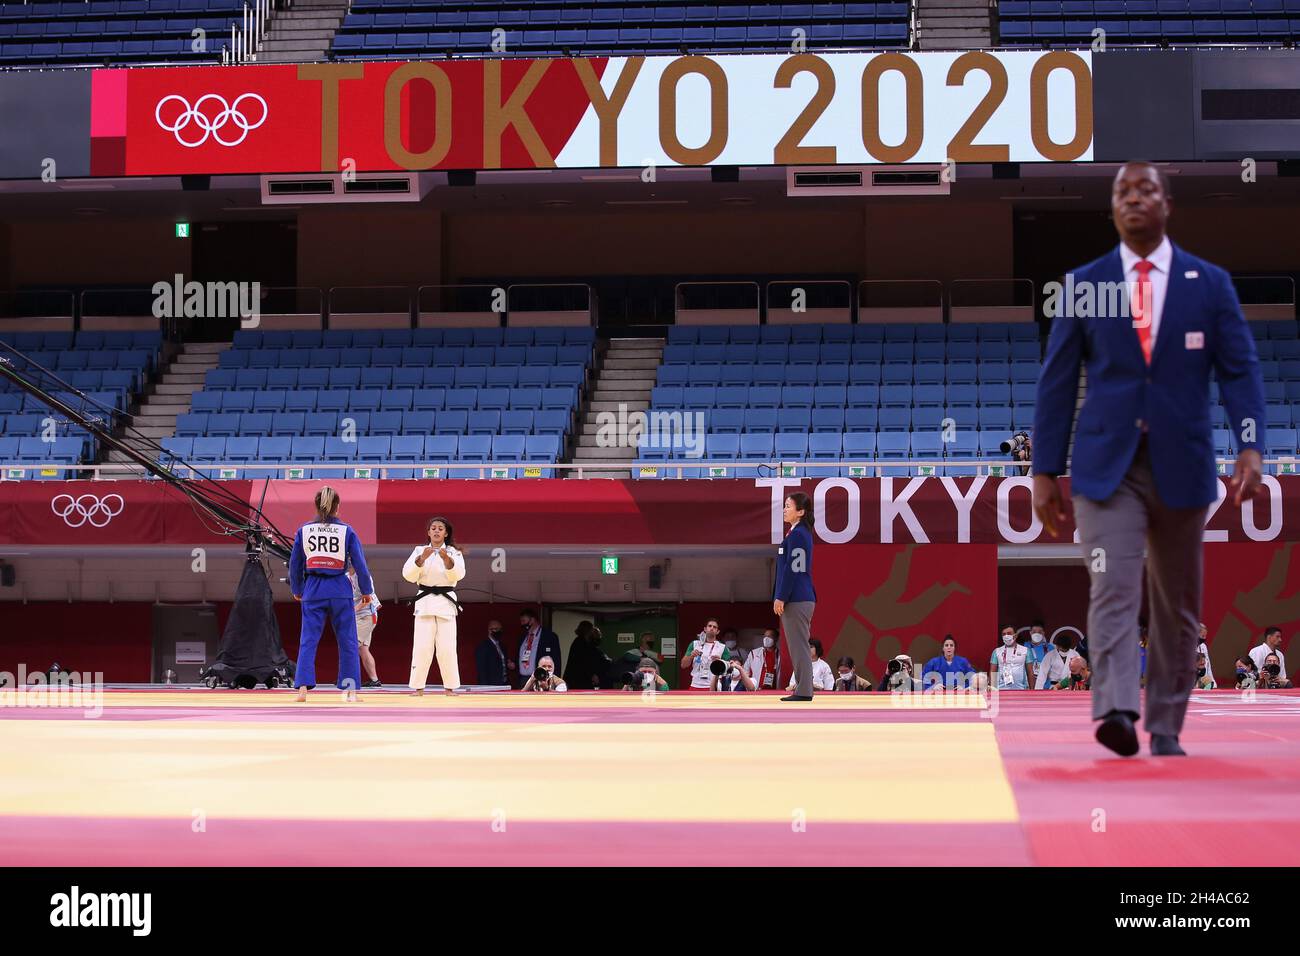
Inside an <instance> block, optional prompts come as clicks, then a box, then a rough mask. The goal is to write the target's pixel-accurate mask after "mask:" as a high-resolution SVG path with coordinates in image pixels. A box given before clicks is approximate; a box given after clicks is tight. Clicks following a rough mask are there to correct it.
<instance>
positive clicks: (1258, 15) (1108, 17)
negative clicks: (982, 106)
mask: <svg viewBox="0 0 1300 956" xmlns="http://www.w3.org/2000/svg"><path fill="white" fill-rule="evenodd" d="M997 20H998V30H999V34H998V35H999V37H1000V42H999V43H998V45H999V46H1002V47H1033V48H1041V47H1043V46H1070V47H1077V46H1079V44H1080V43H1081V42H1085V41H1086V42H1091V41H1092V37H1093V34H1092V31H1093V30H1094V29H1096V28H1101V29H1102V30H1104V31H1105V35H1106V43H1107V45H1108V46H1109V45H1112V44H1113V45H1117V46H1124V45H1135V44H1138V45H1141V44H1147V45H1150V44H1159V43H1161V42H1166V43H1169V44H1179V43H1280V42H1282V41H1285V40H1288V39H1294V38H1296V37H1300V0H1000V2H999V3H998V18H997Z"/></svg>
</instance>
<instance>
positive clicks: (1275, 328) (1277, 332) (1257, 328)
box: [1249, 319, 1300, 342]
mask: <svg viewBox="0 0 1300 956" xmlns="http://www.w3.org/2000/svg"><path fill="white" fill-rule="evenodd" d="M1249 325H1250V333H1251V335H1253V336H1254V337H1255V341H1257V342H1258V341H1260V340H1261V339H1272V340H1274V341H1277V340H1281V339H1295V338H1300V325H1297V323H1296V322H1294V321H1292V320H1290V319H1273V320H1270V321H1267V322H1251V323H1249Z"/></svg>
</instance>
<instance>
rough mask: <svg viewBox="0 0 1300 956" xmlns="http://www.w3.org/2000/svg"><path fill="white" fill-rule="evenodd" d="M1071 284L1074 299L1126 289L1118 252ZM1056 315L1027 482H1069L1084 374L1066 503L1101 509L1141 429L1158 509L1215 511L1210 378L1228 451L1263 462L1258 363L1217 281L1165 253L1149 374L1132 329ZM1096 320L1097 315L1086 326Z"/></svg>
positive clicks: (1127, 324)
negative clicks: (1095, 286)
mask: <svg viewBox="0 0 1300 956" xmlns="http://www.w3.org/2000/svg"><path fill="white" fill-rule="evenodd" d="M1073 282H1074V285H1075V288H1076V289H1077V288H1079V287H1080V284H1081V283H1085V282H1089V283H1103V282H1120V283H1122V282H1124V267H1123V264H1122V263H1121V261H1120V254H1119V247H1118V246H1116V247H1115V248H1114V249H1113V250H1111V252H1110V253H1109V254H1107V255H1105V256H1102V257H1101V258H1100V259H1095V260H1093V261H1092V262H1090V263H1088V264H1087V265H1085V266H1082V267H1081V268H1079V269H1076V270H1074V272H1073ZM1100 298H1102V297H1100V296H1099V297H1098V299H1100ZM1061 311H1062V312H1063V313H1065V314H1062V315H1059V316H1057V317H1056V318H1055V319H1054V320H1053V322H1052V331H1051V335H1050V337H1049V338H1048V342H1047V356H1046V358H1045V359H1044V360H1043V372H1042V376H1041V377H1040V378H1039V380H1038V402H1037V406H1036V408H1035V410H1034V433H1033V448H1034V473H1035V474H1048V475H1060V474H1064V472H1065V470H1066V468H1065V458H1066V452H1067V450H1068V448H1069V442H1070V426H1071V424H1073V421H1074V407H1075V401H1076V399H1077V397H1078V389H1079V368H1080V366H1084V365H1086V367H1087V369H1088V390H1087V395H1086V397H1085V398H1084V403H1083V408H1082V409H1080V411H1079V423H1078V428H1077V431H1076V434H1075V437H1074V456H1073V460H1072V463H1071V470H1070V482H1071V489H1072V491H1073V492H1074V493H1075V494H1080V495H1083V496H1084V497H1085V498H1089V499H1091V500H1093V501H1105V500H1106V499H1107V498H1109V497H1110V496H1111V495H1112V494H1113V493H1114V492H1115V489H1116V488H1118V487H1119V484H1120V481H1122V480H1123V478H1124V475H1125V473H1126V472H1127V471H1128V468H1129V465H1130V464H1131V463H1132V461H1133V455H1134V453H1135V452H1136V451H1137V445H1138V441H1139V439H1140V438H1141V437H1142V427H1143V425H1144V424H1145V425H1146V427H1147V429H1148V433H1147V447H1148V450H1149V453H1150V457H1151V471H1152V474H1153V476H1154V478H1155V483H1156V493H1157V494H1158V495H1159V497H1160V500H1161V501H1162V502H1163V503H1164V504H1165V505H1166V506H1167V507H1170V508H1200V507H1204V506H1206V505H1208V504H1210V503H1211V502H1212V501H1214V500H1215V498H1216V497H1217V496H1218V488H1217V487H1216V486H1217V477H1216V475H1217V472H1216V469H1215V465H1214V442H1213V439H1212V436H1211V423H1210V372H1211V370H1213V372H1214V374H1215V377H1216V378H1217V379H1218V382H1219V392H1220V394H1221V395H1222V397H1223V403H1224V405H1225V406H1226V407H1227V409H1228V418H1229V421H1230V423H1231V427H1232V432H1233V436H1234V438H1235V440H1236V442H1237V447H1238V448H1239V449H1244V448H1254V449H1256V450H1259V451H1260V452H1261V454H1262V449H1263V447H1264V442H1265V434H1264V428H1265V420H1264V386H1263V383H1262V381H1261V380H1260V372H1259V357H1258V355H1257V353H1256V351H1255V340H1254V339H1253V338H1252V337H1251V334H1250V330H1249V328H1248V327H1247V325H1246V319H1245V317H1244V316H1243V315H1242V314H1241V305H1240V303H1239V302H1238V301H1237V293H1236V290H1235V289H1234V288H1233V286H1232V281H1231V280H1230V279H1229V277H1228V273H1227V272H1225V271H1224V270H1223V269H1220V268H1219V267H1218V266H1215V265H1211V264H1210V263H1208V262H1206V261H1205V260H1204V259H1198V258H1196V257H1195V256H1193V255H1190V254H1188V253H1187V252H1184V251H1183V250H1182V249H1180V248H1179V247H1178V246H1176V245H1175V246H1174V247H1173V258H1172V260H1171V263H1170V269H1169V286H1168V288H1167V290H1166V292H1165V301H1164V308H1163V310H1162V311H1161V314H1160V325H1159V328H1158V330H1157V336H1156V344H1155V350H1154V352H1153V353H1152V356H1151V365H1150V367H1149V368H1148V366H1147V364H1146V360H1145V359H1144V358H1143V355H1142V346H1141V345H1140V344H1139V342H1138V335H1137V330H1136V329H1134V328H1133V321H1132V318H1131V317H1128V316H1126V315H1122V316H1114V315H1111V316H1109V317H1105V318H1095V317H1094V318H1081V317H1078V316H1077V315H1073V314H1071V310H1070V309H1069V308H1067V303H1064V302H1063V303H1062V310H1061ZM1100 311H1102V310H1101V309H1100V307H1098V308H1096V309H1095V310H1094V313H1093V314H1094V315H1096V314H1097V312H1100ZM1189 333H1190V334H1189ZM1198 342H1199V343H1200V346H1199V347H1197V343H1198ZM1243 435H1245V439H1250V440H1245V439H1243Z"/></svg>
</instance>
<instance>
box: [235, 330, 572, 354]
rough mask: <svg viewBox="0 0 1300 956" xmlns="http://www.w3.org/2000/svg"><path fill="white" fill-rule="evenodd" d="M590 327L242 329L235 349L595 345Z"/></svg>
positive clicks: (237, 334) (236, 337) (237, 336)
mask: <svg viewBox="0 0 1300 956" xmlns="http://www.w3.org/2000/svg"><path fill="white" fill-rule="evenodd" d="M595 342H596V330H595V329H594V328H592V327H591V326H567V327H561V328H526V327H525V328H516V327H510V328H490V329H295V330H292V331H287V330H282V329H267V330H265V331H263V330H258V329H240V330H239V331H237V332H236V333H235V336H234V340H233V343H234V346H235V348H254V349H257V348H268V349H287V348H311V349H318V348H351V347H353V346H358V347H362V348H376V347H380V346H382V347H384V348H405V347H407V346H411V345H434V346H437V345H459V346H462V347H464V346H468V345H478V346H484V345H555V346H560V345H594V344H595Z"/></svg>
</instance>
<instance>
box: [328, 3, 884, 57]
mask: <svg viewBox="0 0 1300 956" xmlns="http://www.w3.org/2000/svg"><path fill="white" fill-rule="evenodd" d="M602 12H603V13H606V14H617V13H618V12H619V11H618V10H616V9H614V10H606V11H602ZM496 15H497V11H491V12H490V13H489V16H493V17H495V16H496ZM596 22H602V23H603V25H602V26H600V27H594V28H590V29H572V28H570V29H558V30H554V29H553V30H547V29H539V30H520V29H514V30H508V29H505V28H504V27H501V28H499V29H502V30H505V36H504V41H505V43H506V46H507V48H510V47H515V48H518V47H523V48H525V49H527V48H529V47H547V48H549V47H552V46H555V45H557V44H558V45H561V46H564V45H572V46H577V45H580V44H616V45H619V46H639V45H657V44H682V43H687V44H703V43H716V44H755V45H756V44H773V45H776V44H780V45H782V46H787V47H788V46H789V44H790V41H791V30H789V29H784V28H782V27H778V26H748V27H743V26H735V27H723V26H716V27H714V26H653V27H652V26H636V27H633V26H626V25H620V22H619V21H618V20H617V19H606V20H604V21H601V20H599V19H597V20H596ZM623 22H624V23H626V22H628V21H623ZM389 29H396V30H402V32H393V33H368V32H355V33H353V32H344V33H339V34H338V35H337V36H335V38H334V50H335V51H336V52H338V53H358V52H362V51H365V52H367V53H369V52H372V51H400V50H412V49H426V48H431V47H432V48H439V49H456V48H461V47H464V48H470V49H473V50H477V51H483V50H488V49H491V41H492V40H493V33H492V32H491V30H492V29H498V28H489V27H483V28H480V29H477V30H473V29H471V30H468V31H453V30H434V31H423V30H421V31H418V32H413V31H411V30H410V28H409V27H408V28H406V29H403V26H402V25H398V26H396V27H390V28H389ZM907 36H908V32H907V24H906V23H904V22H895V23H845V24H833V25H829V24H828V25H826V26H823V27H820V28H818V27H812V28H811V29H810V30H809V31H808V32H807V35H806V37H805V39H806V40H811V41H813V42H814V43H817V42H819V41H820V42H828V41H835V40H840V41H846V42H855V43H871V42H874V41H882V42H898V41H901V40H905V39H907ZM579 52H580V51H579Z"/></svg>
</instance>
